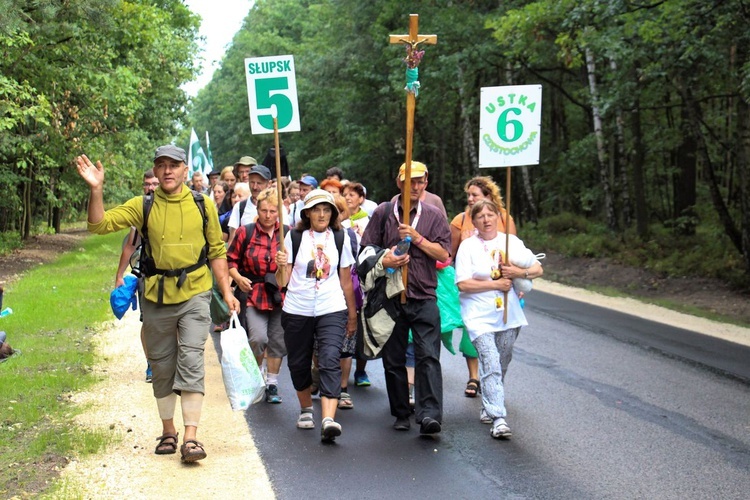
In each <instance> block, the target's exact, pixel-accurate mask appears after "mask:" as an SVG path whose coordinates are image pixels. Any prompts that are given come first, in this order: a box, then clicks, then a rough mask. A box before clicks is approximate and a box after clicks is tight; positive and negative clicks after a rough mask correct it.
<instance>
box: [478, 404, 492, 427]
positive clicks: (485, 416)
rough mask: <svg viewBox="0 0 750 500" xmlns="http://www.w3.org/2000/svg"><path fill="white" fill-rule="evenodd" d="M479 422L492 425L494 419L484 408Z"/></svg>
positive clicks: (480, 413)
mask: <svg viewBox="0 0 750 500" xmlns="http://www.w3.org/2000/svg"><path fill="white" fill-rule="evenodd" d="M479 421H480V422H482V423H483V424H491V423H492V417H490V416H489V415H488V414H487V410H485V409H484V408H482V411H481V412H479Z"/></svg>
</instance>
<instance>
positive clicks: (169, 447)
mask: <svg viewBox="0 0 750 500" xmlns="http://www.w3.org/2000/svg"><path fill="white" fill-rule="evenodd" d="M179 434H180V433H179V432H178V433H177V434H162V435H161V436H159V437H158V438H156V440H157V441H159V444H157V445H156V450H154V453H156V454H157V455H173V454H175V453H177V443H178V441H177V436H178V435H179ZM168 439H171V441H167V440H168Z"/></svg>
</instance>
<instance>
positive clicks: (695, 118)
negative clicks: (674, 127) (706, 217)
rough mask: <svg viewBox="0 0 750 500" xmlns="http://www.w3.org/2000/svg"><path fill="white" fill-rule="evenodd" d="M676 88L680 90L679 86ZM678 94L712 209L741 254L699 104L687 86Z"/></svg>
mask: <svg viewBox="0 0 750 500" xmlns="http://www.w3.org/2000/svg"><path fill="white" fill-rule="evenodd" d="M678 88H680V87H679V85H678ZM680 92H681V93H682V96H683V101H684V102H685V108H686V110H687V116H688V123H689V126H690V127H692V131H691V135H692V136H693V137H695V141H696V148H697V151H698V154H699V155H700V158H701V160H702V161H703V164H704V166H705V167H706V176H707V179H706V180H707V183H708V188H709V191H710V193H711V201H712V203H713V205H714V209H715V210H716V213H717V214H718V215H719V220H720V221H721V224H722V226H724V232H725V233H726V234H727V236H729V239H730V240H731V241H732V244H733V245H734V246H735V247H736V248H737V250H738V251H739V252H740V253H743V245H742V235H741V233H740V231H739V230H738V229H737V226H736V225H735V224H734V221H733V220H732V215H731V214H730V213H729V210H728V209H727V205H726V203H725V202H724V198H722V196H721V191H720V190H719V184H718V181H717V179H716V172H715V171H714V165H713V162H712V161H711V157H710V155H709V154H708V147H707V145H706V140H705V138H704V137H703V132H702V131H701V109H700V104H698V102H697V101H696V100H695V99H694V98H693V95H692V92H691V90H690V86H689V85H686V86H684V87H682V88H680Z"/></svg>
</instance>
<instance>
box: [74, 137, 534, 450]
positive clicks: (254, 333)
mask: <svg viewBox="0 0 750 500" xmlns="http://www.w3.org/2000/svg"><path fill="white" fill-rule="evenodd" d="M264 163H267V162H264ZM76 166H77V169H78V173H79V175H80V176H81V177H82V178H83V179H84V181H85V182H86V183H87V184H88V186H89V190H90V197H89V205H88V228H89V230H90V231H91V232H94V233H97V234H105V233H109V232H113V231H120V230H123V229H127V228H130V234H129V236H128V237H127V238H126V240H125V243H124V244H123V252H122V257H121V259H120V265H119V266H118V269H117V273H116V277H115V286H120V285H122V283H123V275H124V273H125V272H126V270H127V267H128V263H130V262H131V261H132V259H131V257H132V255H133V254H134V252H135V251H136V249H137V248H138V246H139V240H140V239H143V240H144V241H146V242H147V244H148V246H149V248H141V250H140V251H141V252H147V255H148V256H149V259H151V260H152V261H153V265H149V266H147V268H146V269H140V274H141V276H140V278H139V279H140V280H142V283H141V286H139V302H140V309H141V320H142V322H143V325H142V329H141V341H142V345H143V350H144V353H145V356H146V361H147V372H146V380H147V382H150V383H151V384H152V386H153V394H154V397H155V399H156V406H157V410H158V413H159V418H160V420H161V422H162V429H161V434H160V435H159V437H158V438H157V445H156V447H155V450H154V452H155V453H156V454H159V455H169V454H176V453H177V452H178V451H179V453H180V456H181V460H182V461H183V462H194V461H198V460H202V459H204V458H206V456H207V452H206V446H204V444H203V443H202V442H201V441H199V440H198V439H197V431H198V427H199V423H200V417H201V410H202V404H203V397H204V394H205V387H204V375H205V368H204V348H205V343H206V340H207V338H208V335H209V334H210V333H211V331H214V332H216V333H218V334H220V332H221V331H223V329H225V328H226V327H227V325H214V324H211V317H210V313H209V305H210V302H211V297H212V287H213V284H214V283H216V284H217V286H218V288H219V290H220V294H221V296H222V297H223V300H224V302H226V304H227V305H228V306H229V309H230V311H232V312H236V313H237V314H238V317H239V319H240V321H241V323H242V326H243V327H244V328H245V330H246V332H247V335H248V340H249V344H250V348H251V351H252V354H253V356H254V357H255V361H256V362H257V363H258V366H260V367H262V368H263V376H264V378H265V383H266V389H265V403H267V404H272V405H278V404H281V403H282V401H283V400H282V396H281V393H280V391H279V387H280V386H282V387H283V386H284V385H286V384H290V383H291V386H292V387H293V388H294V391H295V392H296V396H297V403H298V404H299V408H300V410H299V415H298V417H297V420H296V422H289V426H290V427H291V426H292V425H295V426H296V427H297V428H298V429H303V430H310V429H316V428H319V429H320V436H321V441H322V442H327V443H331V442H335V440H336V438H338V437H339V436H341V435H342V431H343V429H342V427H341V425H340V424H339V423H338V422H337V421H336V412H337V411H338V410H342V411H350V410H353V409H354V407H355V401H354V400H353V398H352V395H351V394H352V393H351V391H350V390H349V384H350V383H353V384H355V385H356V386H359V387H368V386H370V385H371V381H370V379H369V376H368V374H367V371H366V366H367V361H368V358H369V359H372V358H374V357H378V358H380V359H382V366H383V371H384V378H385V386H386V391H387V395H388V404H389V407H390V412H391V415H392V416H393V417H394V422H393V425H392V427H393V429H394V430H395V431H398V432H408V431H410V429H411V426H412V422H414V425H415V426H416V425H418V426H419V433H420V434H422V435H435V434H438V433H440V432H441V431H442V428H443V375H442V370H441V364H440V351H441V348H442V346H441V341H443V342H452V340H451V339H452V334H453V331H454V329H457V328H460V329H461V342H460V345H459V349H460V351H461V352H462V354H463V356H464V357H465V358H466V364H467V370H468V382H467V384H466V388H465V390H464V393H463V395H464V396H466V397H469V398H474V397H477V396H479V397H481V400H482V409H481V413H480V415H478V417H479V419H480V420H481V421H482V422H483V423H486V424H490V426H491V427H490V435H491V436H492V437H493V438H496V439H508V438H510V436H511V430H510V426H509V424H508V421H507V412H506V407H505V398H504V379H505V374H506V372H507V369H508V364H509V363H510V361H511V358H512V354H513V345H514V342H515V341H516V339H517V338H518V334H519V332H520V329H521V327H523V326H525V325H527V322H526V317H525V316H524V313H523V305H522V304H523V302H522V300H521V299H522V298H523V293H524V292H527V291H528V290H530V280H533V279H534V278H537V277H539V276H541V275H542V273H543V270H542V266H541V264H540V262H539V260H538V258H537V256H535V255H534V254H533V252H531V251H530V250H529V249H527V248H526V247H525V246H524V244H523V242H522V241H521V240H520V239H519V238H518V237H517V236H516V226H515V224H514V223H513V219H512V218H511V217H509V215H508V214H507V213H506V211H505V207H504V205H503V201H502V198H501V196H500V192H499V189H498V187H497V185H496V184H495V183H494V182H493V180H492V179H491V178H490V177H475V178H473V179H470V180H469V181H468V182H467V183H466V185H465V187H464V190H465V193H466V201H467V204H466V210H465V211H463V212H461V213H459V214H458V215H456V216H455V217H454V218H453V219H452V220H450V223H449V219H448V214H447V213H446V210H445V207H444V206H443V203H442V200H441V199H440V198H439V197H438V196H436V195H435V194H433V193H430V192H429V191H427V187H428V184H429V171H428V168H427V165H425V164H424V163H421V162H411V165H410V169H408V170H409V174H410V177H409V178H408V179H407V178H406V171H407V169H406V168H405V165H401V168H400V169H399V173H398V175H397V177H396V179H395V183H396V185H397V187H398V189H399V190H401V192H402V193H404V194H403V195H401V194H399V195H396V196H395V197H393V198H392V199H390V200H389V201H386V202H383V203H380V204H378V203H375V202H373V201H372V200H369V199H368V198H367V190H366V188H365V186H363V185H362V184H361V183H359V182H356V181H353V180H347V179H345V178H344V173H343V172H342V171H341V169H339V168H337V167H333V168H330V169H328V171H327V172H326V178H325V179H321V180H320V182H319V181H318V179H316V178H315V177H314V176H313V175H310V174H309V173H303V174H302V175H299V176H298V177H297V178H296V179H291V178H288V177H282V178H280V179H278V181H277V178H276V176H275V175H272V173H271V169H269V167H268V166H266V165H264V164H262V163H261V164H259V163H258V162H257V161H256V160H255V158H253V157H251V156H243V157H241V158H240V159H239V160H237V162H236V163H235V164H234V165H233V166H227V167H225V168H223V169H220V170H212V171H211V172H210V173H209V174H208V176H206V177H207V178H204V175H203V174H202V173H200V172H195V173H193V174H192V175H191V174H190V169H189V167H188V165H187V157H186V154H185V151H184V150H183V149H181V148H179V147H176V146H173V145H164V146H160V147H158V148H157V149H156V151H155V153H154V159H153V168H152V169H150V170H148V171H147V172H146V173H145V174H144V180H143V193H144V194H143V196H136V197H134V198H132V199H130V200H128V201H127V202H125V203H124V204H122V205H120V206H117V207H115V208H112V209H110V210H106V211H105V210H104V202H103V186H104V178H105V168H104V166H103V165H102V164H101V162H99V161H97V162H96V163H94V162H92V161H91V160H89V158H88V157H87V156H85V155H82V156H79V157H77V158H76ZM277 182H280V183H281V184H282V186H281V190H279V188H278V186H277ZM279 192H281V196H282V200H281V201H282V202H281V203H279ZM402 196H408V197H409V204H408V206H409V208H410V212H409V214H408V217H404V213H403V212H404V210H403V205H404V203H403V201H404V200H402ZM144 197H147V198H148V199H149V200H150V209H148V210H146V209H145V208H144V207H146V205H147V204H146V203H144ZM201 201H202V202H201ZM144 219H146V221H147V224H146V223H144ZM407 222H408V223H407ZM144 231H147V235H145V236H146V237H145V238H144V234H142V233H143V232H144ZM282 233H283V235H284V237H283V240H282V238H281V234H282ZM400 242H409V243H408V245H406V246H408V250H407V251H405V252H396V251H395V250H396V246H397V245H398V244H399V243H400ZM506 242H507V247H508V248H506ZM402 245H403V243H402ZM508 250H509V253H508ZM506 256H507V257H509V259H508V258H506ZM405 272H406V273H408V279H407V280H406V286H405V287H404V281H403V273H405ZM365 304H368V305H369V306H371V308H372V309H373V310H377V313H376V314H368V316H367V317H364V316H363V308H364V305H365ZM457 304H458V306H459V307H457V306H456V305H457ZM368 310H369V308H368ZM384 319H385V321H383V320H384ZM373 339H377V342H374V341H373ZM451 350H452V349H451ZM284 358H286V362H287V367H288V371H289V377H282V376H281V374H280V372H281V366H282V363H283V360H284ZM352 365H355V366H354V367H353V366H352ZM352 368H354V369H353V370H352ZM350 377H351V379H352V380H350ZM178 396H179V402H180V407H181V411H182V419H183V424H184V428H183V429H181V430H182V442H180V433H179V431H178V429H177V428H176V425H175V423H174V413H175V411H176V406H177V401H178ZM314 398H318V399H319V405H315V404H314V403H313V400H314ZM383 403H384V404H385V401H384V402H383Z"/></svg>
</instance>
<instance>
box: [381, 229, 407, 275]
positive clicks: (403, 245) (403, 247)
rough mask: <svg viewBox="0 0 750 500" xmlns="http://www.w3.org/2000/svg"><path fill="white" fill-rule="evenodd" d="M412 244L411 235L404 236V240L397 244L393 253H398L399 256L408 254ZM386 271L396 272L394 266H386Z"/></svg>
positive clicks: (389, 272)
mask: <svg viewBox="0 0 750 500" xmlns="http://www.w3.org/2000/svg"><path fill="white" fill-rule="evenodd" d="M410 246H411V236H407V237H406V238H404V239H403V240H401V241H399V242H398V243H397V244H396V250H394V252H393V255H397V256H401V255H406V254H407V252H408V251H409V247H410ZM385 271H386V272H387V273H388V274H393V273H395V272H396V270H395V269H393V268H392V267H388V268H386V270H385Z"/></svg>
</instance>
